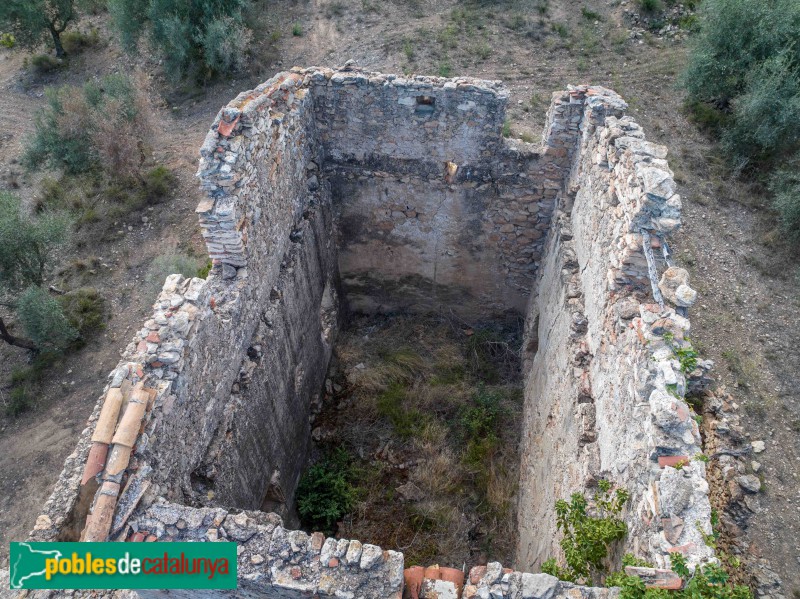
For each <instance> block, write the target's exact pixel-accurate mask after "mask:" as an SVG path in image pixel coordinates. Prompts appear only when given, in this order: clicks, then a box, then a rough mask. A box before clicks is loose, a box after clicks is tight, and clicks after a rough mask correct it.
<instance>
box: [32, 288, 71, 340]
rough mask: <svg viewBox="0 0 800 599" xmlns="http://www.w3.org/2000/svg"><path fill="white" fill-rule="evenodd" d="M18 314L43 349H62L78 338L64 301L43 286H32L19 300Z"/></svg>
mask: <svg viewBox="0 0 800 599" xmlns="http://www.w3.org/2000/svg"><path fill="white" fill-rule="evenodd" d="M17 317H18V318H19V321H20V322H21V323H22V326H23V328H24V329H25V334H26V335H27V336H28V338H29V339H30V340H31V341H33V342H34V343H35V344H36V347H37V348H39V349H49V350H62V349H65V348H66V347H67V346H68V345H69V344H70V343H72V342H73V341H75V340H76V339H77V338H78V331H77V330H76V329H75V328H74V327H73V326H72V325H71V324H70V322H69V320H68V319H67V317H66V316H65V315H64V311H63V310H62V309H61V304H59V302H58V300H56V299H55V298H54V297H52V296H51V295H50V294H49V293H48V292H47V291H45V290H44V289H42V288H41V287H36V286H35V285H32V286H30V287H28V288H27V289H26V290H25V291H24V292H23V293H22V295H21V296H20V297H19V299H18V300H17Z"/></svg>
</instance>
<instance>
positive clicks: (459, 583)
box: [439, 568, 513, 597]
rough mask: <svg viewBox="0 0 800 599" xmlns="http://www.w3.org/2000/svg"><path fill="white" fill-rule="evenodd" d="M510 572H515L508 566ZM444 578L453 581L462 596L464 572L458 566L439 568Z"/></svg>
mask: <svg viewBox="0 0 800 599" xmlns="http://www.w3.org/2000/svg"><path fill="white" fill-rule="evenodd" d="M506 569H507V570H509V572H513V570H511V569H510V568H506ZM439 572H440V573H441V577H442V580H445V581H447V582H452V583H453V584H454V585H455V586H456V591H457V594H458V596H459V597H460V596H461V591H462V590H463V589H464V572H463V571H461V570H459V569H458V568H439Z"/></svg>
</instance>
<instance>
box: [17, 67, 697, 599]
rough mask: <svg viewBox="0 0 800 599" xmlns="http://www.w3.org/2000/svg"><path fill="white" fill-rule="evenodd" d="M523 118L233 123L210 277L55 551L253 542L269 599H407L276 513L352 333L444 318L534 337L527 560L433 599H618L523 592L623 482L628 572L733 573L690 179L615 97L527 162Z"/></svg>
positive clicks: (359, 84) (187, 286)
mask: <svg viewBox="0 0 800 599" xmlns="http://www.w3.org/2000/svg"><path fill="white" fill-rule="evenodd" d="M507 100H508V91H507V90H506V89H505V88H504V87H503V85H502V84H501V83H500V82H490V81H479V80H475V79H469V78H456V79H442V78H436V77H412V78H403V77H398V76H395V75H384V74H380V73H369V72H363V71H360V70H355V69H351V68H344V69H340V70H330V69H315V68H309V69H303V68H295V69H292V70H291V71H289V72H284V73H280V74H278V75H276V76H275V77H273V78H272V79H270V80H269V81H267V82H265V83H264V84H262V85H260V86H259V87H257V88H256V89H254V90H252V91H248V92H244V93H242V94H240V95H239V96H238V97H237V98H236V99H234V100H233V101H232V102H230V103H229V104H228V105H227V106H226V107H225V108H223V109H222V110H221V111H220V113H219V114H218V115H217V117H216V119H215V121H214V123H213V125H212V127H211V130H210V131H209V133H208V136H207V137H206V140H205V143H204V144H203V147H202V148H201V160H200V168H199V171H198V176H199V178H200V182H201V186H202V189H203V190H204V192H205V199H204V200H203V201H202V202H201V203H200V205H199V206H198V207H197V213H198V215H199V219H200V226H201V227H202V230H203V236H204V238H205V240H206V243H207V246H208V252H209V256H210V257H211V258H212V260H213V262H214V265H215V266H214V269H213V270H212V272H211V273H210V275H209V277H208V279H206V280H203V279H191V280H187V279H183V278H182V277H181V276H180V275H172V276H170V277H168V278H167V281H166V283H165V285H164V288H163V290H162V292H161V294H160V295H159V297H158V301H157V302H156V304H155V306H154V313H153V315H152V318H150V319H149V320H147V321H146V322H145V323H144V325H143V327H142V329H141V330H140V331H139V332H138V333H137V336H136V337H135V339H134V340H133V342H132V343H131V344H130V345H129V346H128V347H127V348H126V350H125V354H124V356H123V359H122V360H121V361H120V363H119V365H118V367H117V368H116V369H115V370H114V371H113V372H112V373H111V375H110V376H109V380H108V385H107V389H106V392H105V393H104V395H103V397H102V398H100V400H99V401H98V404H97V407H96V409H95V411H94V412H93V414H92V416H91V418H90V421H89V426H88V427H87V429H86V430H85V431H84V433H83V435H82V436H81V438H80V439H79V441H78V446H77V448H76V450H75V452H74V453H73V454H72V455H71V456H70V457H69V458H68V459H67V462H66V464H65V467H64V471H63V472H62V474H61V477H60V479H59V481H58V484H57V486H56V489H55V491H54V493H53V495H52V497H51V498H50V499H49V500H48V502H47V503H46V505H45V507H44V512H43V513H42V515H41V516H40V517H39V519H38V520H37V524H36V528H35V529H34V531H33V533H32V539H33V540H78V539H85V540H106V539H110V540H127V541H141V540H145V539H146V540H158V541H169V540H197V541H200V540H206V541H216V540H235V541H237V542H239V543H240V555H239V580H240V591H239V592H240V593H247V594H248V595H247V596H260V597H285V598H290V597H306V596H317V595H318V596H336V597H368V598H372V597H399V596H400V595H401V593H402V588H403V570H404V563H403V555H402V553H399V552H396V551H391V550H388V551H384V550H382V549H381V548H379V547H376V546H374V545H370V544H367V543H365V544H363V545H362V543H360V542H359V541H355V540H353V541H347V540H336V539H325V538H324V537H323V535H321V534H319V533H315V534H312V535H309V534H307V533H305V532H302V531H291V530H287V529H286V528H284V526H283V522H282V521H281V518H280V517H279V516H277V515H275V514H274V513H265V512H264V511H261V510H262V509H263V510H273V509H274V510H281V509H284V510H285V509H287V508H290V507H291V505H292V503H293V500H294V499H293V498H294V492H295V489H296V486H297V483H298V479H299V476H300V473H301V471H302V468H303V466H304V464H305V460H306V455H307V451H308V446H309V440H310V427H309V410H310V406H311V404H312V402H313V401H315V398H316V397H317V396H318V394H319V393H320V389H321V388H322V386H323V382H324V378H325V373H326V369H327V366H328V362H329V360H330V357H331V352H332V348H333V346H334V344H335V342H336V334H337V330H338V328H339V326H340V323H341V320H342V316H343V314H344V313H345V312H346V311H357V312H367V313H383V312H393V311H405V312H411V313H415V312H416V313H423V312H428V311H435V310H443V309H447V310H452V311H453V312H455V313H458V314H459V315H461V316H463V317H464V318H481V317H489V316H492V315H497V314H502V313H505V312H509V311H511V312H514V313H517V314H520V315H524V317H525V322H526V325H525V341H524V346H523V349H522V351H523V358H524V364H525V366H524V373H523V374H524V377H525V423H524V436H523V443H522V447H521V448H520V454H521V455H520V460H521V477H520V483H519V492H518V513H517V518H518V522H519V542H518V548H517V557H516V563H515V564H513V566H514V568H515V571H511V570H503V569H502V568H501V567H500V565H499V564H496V563H490V564H489V565H488V566H486V567H483V568H482V569H481V568H476V569H475V570H473V573H472V575H471V576H470V577H469V578H468V580H467V581H466V585H465V586H464V587H463V589H462V588H458V589H456V587H457V586H458V585H454V584H453V583H452V582H448V581H446V580H435V579H434V578H435V577H434V578H432V579H431V580H428V581H426V582H425V589H427V594H424V595H423V596H427V597H433V596H435V595H434V593H439V595H438V596H439V597H451V596H452V597H455V596H456V595H455V593H456V592H458V593H461V594H462V595H463V596H464V597H474V596H479V597H489V596H490V595H489V593H491V596H492V597H513V598H521V597H526V598H529V597H538V598H540V599H550V598H551V597H553V596H559V595H565V596H566V594H567V592H568V591H569V592H570V594H571V595H570V596H574V593H575V592H578V593H580V594H581V595H582V596H584V597H587V598H588V597H604V596H606V595H608V594H613V593H614V591H609V590H607V589H591V588H583V587H573V586H572V585H569V584H568V583H561V582H558V581H556V580H555V579H553V578H552V577H549V576H547V575H544V574H530V573H527V572H535V571H537V570H538V566H539V565H540V563H541V561H542V560H543V559H544V558H545V557H547V556H549V555H551V554H553V553H555V552H557V550H558V545H557V539H556V536H555V518H554V514H553V503H554V501H555V499H557V498H560V497H564V496H567V495H569V493H571V492H573V491H576V490H578V491H580V490H583V489H585V488H590V487H592V486H594V485H596V483H597V480H598V479H600V478H606V479H609V480H611V481H613V482H614V483H616V484H619V485H622V486H624V487H626V488H627V489H628V490H629V491H630V493H631V498H632V499H631V502H630V509H629V510H628V511H627V512H626V513H625V520H626V522H627V524H628V528H629V535H628V539H627V541H626V543H627V544H628V549H629V550H631V551H634V552H635V553H636V554H637V555H641V556H643V557H646V558H647V559H649V560H651V561H653V562H655V563H656V564H657V565H658V566H660V567H665V566H667V565H668V556H669V554H670V552H673V551H680V552H681V553H683V554H684V555H685V556H686V557H687V560H688V562H689V563H690V564H697V563H701V562H703V561H706V560H708V559H711V558H713V551H712V550H711V549H710V548H709V547H707V546H706V545H705V543H704V541H703V534H704V533H708V532H710V524H709V517H710V506H709V502H708V485H707V483H706V482H705V465H704V463H703V462H701V461H696V460H695V461H692V460H691V458H692V457H693V456H695V455H696V454H699V453H700V452H701V447H700V436H699V431H698V427H697V424H696V423H695V421H694V420H693V419H692V418H691V417H690V411H689V409H688V407H687V405H686V403H685V401H684V399H683V396H684V393H685V391H686V383H687V376H688V375H690V374H691V373H688V372H683V371H682V370H681V364H680V363H679V361H678V360H677V359H676V356H675V353H674V348H675V347H676V344H680V343H681V342H682V340H683V339H684V336H685V335H686V333H687V332H688V330H689V321H688V320H687V318H686V308H687V307H688V305H690V304H691V303H692V302H693V300H694V292H693V291H692V290H691V288H690V287H689V286H688V283H687V281H686V278H685V273H684V272H683V271H680V269H675V268H674V267H671V264H670V254H669V250H668V246H667V237H668V236H669V234H670V233H671V232H672V231H674V230H675V229H676V228H677V227H678V226H679V219H680V207H681V204H680V198H679V197H678V196H677V195H676V193H675V183H674V181H673V179H672V175H671V172H670V170H669V168H668V166H667V162H666V160H665V157H666V153H667V151H666V149H665V148H664V147H662V146H658V145H654V144H652V143H649V142H647V141H646V140H645V139H644V133H643V132H642V129H641V127H639V126H638V125H637V124H636V123H635V122H634V121H633V120H632V119H631V118H630V117H627V116H625V109H626V105H625V103H624V101H623V100H622V99H621V98H620V97H619V96H617V95H616V94H615V93H614V92H612V91H610V90H607V89H604V88H600V87H589V86H580V87H571V88H569V89H568V90H565V91H560V92H556V93H554V94H553V98H552V103H551V105H550V108H549V111H548V117H547V125H546V128H545V131H544V135H543V139H542V141H541V144H539V145H533V144H527V143H523V142H515V141H511V140H506V139H504V137H503V136H502V128H503V123H504V121H505V108H506V103H507ZM662 271H667V272H666V275H665V277H664V278H663V279H662V283H661V285H660V286H659V285H658V284H657V282H658V279H659V277H660V275H661V272H662ZM679 463H680V464H681V465H682V467H681V468H677V469H676V468H673V467H672V466H674V465H676V464H679ZM198 488H202V489H203V490H204V491H207V490H209V489H211V490H213V497H214V500H213V505H208V503H207V502H203V501H200V500H199V498H198ZM649 574H650V575H653V572H650V573H649ZM451 587H452V588H451ZM425 592H426V591H425V590H424V589H423V593H425ZM448 593H450V594H448ZM139 594H140V595H141V596H156V595H158V594H159V593H158V592H156V591H140V592H139ZM315 594H316V595H315ZM221 595H222V593H221V592H220V596H221ZM171 596H176V595H175V593H172V594H171ZM191 596H197V593H196V592H192V595H191ZM207 596H211V595H210V594H209V595H207ZM215 596H216V595H215Z"/></svg>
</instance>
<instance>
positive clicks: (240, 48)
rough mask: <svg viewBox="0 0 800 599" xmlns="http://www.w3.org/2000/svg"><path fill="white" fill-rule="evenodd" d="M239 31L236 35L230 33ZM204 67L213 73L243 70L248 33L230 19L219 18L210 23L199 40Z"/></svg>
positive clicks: (248, 40)
mask: <svg viewBox="0 0 800 599" xmlns="http://www.w3.org/2000/svg"><path fill="white" fill-rule="evenodd" d="M237 28H239V29H240V31H239V33H238V35H235V36H234V35H231V33H230V32H231V31H236V30H237ZM200 43H201V44H202V47H203V56H204V57H205V63H206V66H207V67H208V68H209V69H211V71H213V72H215V73H225V72H227V71H236V70H239V69H241V68H243V67H244V66H245V64H246V62H247V60H246V58H247V48H248V45H249V43H250V33H249V31H248V30H246V29H242V28H240V27H239V25H238V23H237V22H236V21H235V19H233V18H232V17H221V18H219V19H215V20H213V21H211V22H210V23H209V24H208V25H207V26H206V30H205V32H203V36H202V38H201V40H200Z"/></svg>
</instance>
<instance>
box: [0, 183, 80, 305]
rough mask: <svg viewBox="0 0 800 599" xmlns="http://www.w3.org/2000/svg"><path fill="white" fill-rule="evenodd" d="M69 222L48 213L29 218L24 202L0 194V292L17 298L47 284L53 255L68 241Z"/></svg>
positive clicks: (5, 194) (59, 214)
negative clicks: (25, 291) (29, 288)
mask: <svg viewBox="0 0 800 599" xmlns="http://www.w3.org/2000/svg"><path fill="white" fill-rule="evenodd" d="M68 231H69V219H68V218H67V217H66V216H65V215H64V214H63V213H58V212H53V211H45V212H42V213H41V214H37V215H29V214H28V213H27V212H26V211H25V210H24V209H23V208H22V203H21V200H20V199H19V198H18V197H17V196H14V195H12V194H10V193H7V192H0V291H3V292H6V293H8V294H16V293H19V292H21V291H23V290H24V289H27V288H28V287H29V286H31V285H35V286H41V285H43V284H44V278H45V274H46V272H47V269H48V267H49V265H50V260H51V258H52V256H53V254H54V253H55V252H56V251H57V250H59V249H60V248H61V247H63V246H64V244H65V243H66V242H67V239H68Z"/></svg>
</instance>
